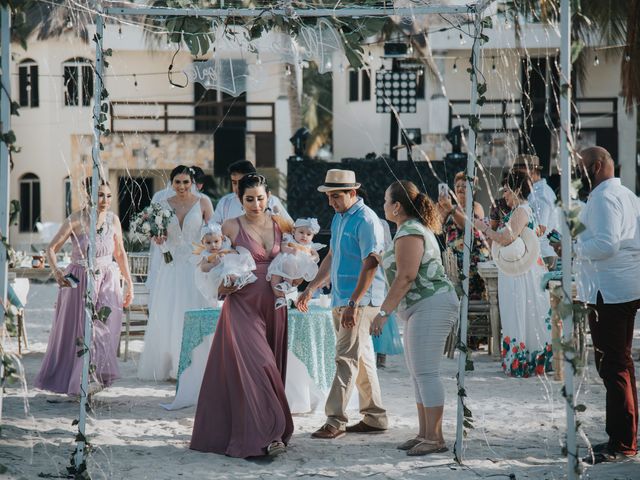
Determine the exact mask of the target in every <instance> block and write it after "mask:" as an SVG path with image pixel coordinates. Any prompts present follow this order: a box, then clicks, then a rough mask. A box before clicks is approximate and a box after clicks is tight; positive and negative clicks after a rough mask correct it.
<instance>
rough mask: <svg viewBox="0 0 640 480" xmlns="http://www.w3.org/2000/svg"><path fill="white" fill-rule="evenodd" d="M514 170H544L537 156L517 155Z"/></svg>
mask: <svg viewBox="0 0 640 480" xmlns="http://www.w3.org/2000/svg"><path fill="white" fill-rule="evenodd" d="M513 168H517V169H525V170H542V167H541V166H540V159H539V158H538V156H537V155H516V158H515V159H514V161H513Z"/></svg>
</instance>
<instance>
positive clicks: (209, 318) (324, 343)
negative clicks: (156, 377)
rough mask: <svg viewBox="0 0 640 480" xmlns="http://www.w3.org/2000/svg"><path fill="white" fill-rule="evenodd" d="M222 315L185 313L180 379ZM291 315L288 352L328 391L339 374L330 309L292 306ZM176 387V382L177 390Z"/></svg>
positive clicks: (206, 311) (215, 310)
mask: <svg viewBox="0 0 640 480" xmlns="http://www.w3.org/2000/svg"><path fill="white" fill-rule="evenodd" d="M219 317H220V309H219V308H204V309H201V310H188V311H187V312H185V314H184V327H183V330H182V346H181V350H180V364H179V366H178V379H180V376H181V375H182V372H183V371H184V370H185V369H186V368H187V367H188V366H189V365H191V352H192V351H193V349H194V348H196V347H197V346H198V345H200V343H202V341H203V340H204V338H205V337H207V336H209V335H212V334H213V333H214V332H215V330H216V325H217V324H218V318H219ZM288 318H289V325H288V334H289V335H288V344H289V351H290V352H291V353H293V354H294V355H295V356H296V357H298V359H300V361H301V362H302V363H304V365H305V366H306V367H307V371H308V372H309V376H310V377H311V378H313V380H314V382H315V384H316V385H317V386H318V388H320V389H321V390H323V391H327V390H329V387H331V383H332V382H333V377H334V375H335V373H336V364H335V351H336V350H335V349H336V335H335V330H334V327H333V317H332V314H331V309H329V308H321V307H317V306H313V305H312V306H310V307H309V312H308V313H302V312H300V311H299V310H295V309H290V310H289V315H288ZM177 389H178V388H177V385H176V391H177Z"/></svg>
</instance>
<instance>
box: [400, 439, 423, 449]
mask: <svg viewBox="0 0 640 480" xmlns="http://www.w3.org/2000/svg"><path fill="white" fill-rule="evenodd" d="M422 442H424V438H422V437H413V438H410V439H409V440H407V441H406V442H404V443H401V444H400V445H398V446H397V447H396V448H397V449H398V450H411V449H412V448H413V447H415V446H416V445H418V444H420V443H422Z"/></svg>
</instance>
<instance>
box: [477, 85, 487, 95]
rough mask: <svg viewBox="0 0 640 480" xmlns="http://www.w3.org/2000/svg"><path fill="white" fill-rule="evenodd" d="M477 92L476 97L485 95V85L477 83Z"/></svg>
mask: <svg viewBox="0 0 640 480" xmlns="http://www.w3.org/2000/svg"><path fill="white" fill-rule="evenodd" d="M477 90H478V95H484V94H485V93H487V84H486V83H479V84H478V88H477Z"/></svg>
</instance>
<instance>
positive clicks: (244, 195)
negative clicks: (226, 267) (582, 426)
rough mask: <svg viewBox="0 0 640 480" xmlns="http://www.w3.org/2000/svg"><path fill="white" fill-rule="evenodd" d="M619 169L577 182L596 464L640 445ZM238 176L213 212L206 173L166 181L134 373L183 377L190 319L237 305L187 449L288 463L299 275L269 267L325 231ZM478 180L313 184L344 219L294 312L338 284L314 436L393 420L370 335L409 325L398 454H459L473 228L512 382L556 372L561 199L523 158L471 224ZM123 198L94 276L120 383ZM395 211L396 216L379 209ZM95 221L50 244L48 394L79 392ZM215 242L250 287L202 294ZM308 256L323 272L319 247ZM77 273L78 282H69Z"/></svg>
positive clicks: (628, 215) (98, 360)
mask: <svg viewBox="0 0 640 480" xmlns="http://www.w3.org/2000/svg"><path fill="white" fill-rule="evenodd" d="M613 165H614V163H613V159H612V158H611V156H610V155H609V153H608V152H607V151H606V150H604V149H602V148H599V147H594V148H591V149H587V150H585V151H583V152H582V153H581V156H580V163H579V167H580V169H581V176H582V179H583V183H584V184H585V188H586V189H587V190H590V191H591V195H590V196H589V199H588V201H587V203H586V206H585V208H584V211H583V214H582V216H581V221H582V222H583V223H584V224H585V226H586V231H585V233H584V234H583V235H581V236H579V237H578V239H577V243H576V248H575V253H576V256H577V261H578V266H579V268H578V279H577V283H578V297H579V299H580V300H581V301H583V302H585V303H587V304H589V305H590V306H592V307H593V311H594V314H593V315H592V317H591V318H590V328H591V334H592V337H593V343H594V346H595V348H596V356H595V357H596V365H597V366H598V372H599V374H600V375H601V377H602V378H603V380H604V383H605V388H606V390H607V411H606V413H607V425H606V431H607V433H608V435H609V438H610V440H609V441H608V442H607V443H606V444H604V445H601V446H599V447H598V448H597V450H596V451H595V455H593V456H591V460H592V461H594V462H597V461H608V460H611V459H615V458H616V456H619V455H626V456H628V455H634V454H635V453H636V452H637V421H638V404H637V391H636V387H635V371H634V365H633V361H632V359H631V339H632V334H633V325H634V323H633V322H634V318H635V313H636V311H637V309H638V308H639V307H640V280H639V279H640V277H639V276H638V275H637V274H636V273H635V267H636V266H637V265H638V261H639V260H640V204H639V202H638V198H637V197H636V196H635V195H634V194H633V193H631V192H630V191H629V190H627V189H626V188H624V187H622V186H621V185H620V181H619V180H618V179H616V178H615V177H614V176H613ZM229 176H230V180H231V185H232V192H230V193H229V194H228V195H226V196H224V197H222V198H221V199H220V200H219V201H218V203H217V205H216V208H215V209H214V208H213V205H212V203H211V201H210V200H209V199H208V198H206V196H203V195H202V194H200V193H199V192H198V189H197V188H195V186H196V185H197V184H198V181H197V180H198V175H196V172H195V171H194V169H192V168H189V167H185V166H182V165H180V166H178V167H176V168H175V169H174V170H173V171H172V172H171V176H170V180H171V181H170V185H169V186H168V187H167V190H166V191H164V192H162V193H161V194H159V195H157V196H156V197H154V201H156V202H158V203H160V204H162V205H164V206H166V207H167V208H169V209H170V210H171V211H172V212H173V216H172V218H171V221H170V223H169V227H168V229H167V232H166V235H163V236H160V237H155V238H153V241H154V245H158V246H161V248H162V249H169V250H170V251H171V253H172V257H173V261H171V262H169V263H164V262H162V261H161V260H153V259H152V260H151V268H152V270H153V275H152V276H151V277H152V278H151V280H150V281H149V282H148V287H149V290H150V304H149V309H150V315H149V327H148V329H147V332H146V336H145V347H144V351H143V353H142V355H141V359H140V363H139V371H138V375H139V377H140V378H143V379H154V380H169V379H176V378H177V367H178V360H179V356H180V340H181V335H182V322H183V319H184V312H185V311H186V310H188V309H193V308H200V307H203V306H206V305H207V304H208V303H210V301H209V300H208V299H209V298H214V299H216V300H217V299H218V298H219V299H221V300H224V303H223V306H222V310H221V314H220V319H219V321H218V324H217V328H216V333H215V336H214V339H213V343H212V345H211V349H210V352H209V356H208V360H207V361H206V362H205V363H203V364H202V366H201V368H202V370H203V376H201V377H199V378H202V381H201V385H197V386H196V387H197V388H196V389H195V391H196V392H199V394H198V395H197V409H196V413H195V422H194V428H193V436H192V439H191V445H190V446H191V448H192V449H194V450H199V451H203V452H214V453H218V454H224V455H230V456H234V457H243V458H244V457H251V456H260V455H268V456H276V455H279V454H282V453H284V452H285V451H286V448H287V444H288V443H289V441H290V440H291V436H292V433H293V428H294V427H293V420H292V416H291V412H290V409H289V404H288V401H287V396H286V393H285V387H284V385H285V381H286V376H287V309H288V302H287V301H285V300H283V299H284V298H285V294H286V293H287V291H286V290H287V289H288V288H290V287H291V285H296V284H298V283H299V282H300V281H301V280H302V278H287V277H286V273H283V272H287V271H291V270H286V269H285V270H278V271H279V272H280V274H279V275H280V276H283V275H284V276H285V277H284V278H280V277H279V278H278V281H276V282H273V281H270V275H271V273H270V267H271V265H272V264H273V262H274V260H275V259H276V258H278V260H277V261H279V262H283V261H284V257H282V255H283V254H284V253H286V254H288V255H290V256H291V258H293V259H294V261H295V255H296V253H295V252H296V251H304V252H306V253H307V254H309V253H310V250H309V248H308V247H306V250H305V248H303V247H304V245H310V242H311V238H312V237H313V234H315V233H317V231H318V230H319V228H317V227H316V225H317V222H315V223H314V220H315V219H298V220H296V221H295V223H294V221H293V219H292V218H291V217H290V216H289V214H288V213H287V211H286V210H285V208H284V206H283V205H282V203H281V202H280V201H279V200H278V199H277V198H276V197H275V196H274V195H272V194H271V192H270V190H269V186H268V184H267V181H266V179H265V177H263V176H262V175H259V174H258V173H257V172H256V170H255V167H254V166H253V164H251V163H250V162H247V161H241V162H236V163H234V164H233V165H231V166H230V167H229ZM470 187H471V188H474V189H475V188H476V185H475V184H474V183H473V182H471V183H470V182H469V180H468V177H467V175H466V173H464V172H459V173H458V174H456V176H455V178H454V180H453V191H452V192H447V191H445V192H442V193H441V195H440V196H439V198H438V199H437V202H434V201H433V200H432V199H431V198H430V197H429V196H428V195H427V194H426V192H421V191H420V190H419V189H418V187H417V186H416V185H415V184H413V183H412V182H409V181H405V180H398V181H394V182H392V183H391V184H390V185H389V186H388V188H387V189H386V191H385V194H384V199H367V203H369V205H367V203H365V201H364V199H363V197H365V195H364V193H363V189H362V185H361V184H360V183H358V181H357V179H356V175H355V173H354V172H353V171H350V170H342V169H331V170H328V171H327V173H326V177H325V179H324V182H322V183H321V184H320V185H319V186H318V187H317V190H318V191H319V192H322V193H323V194H325V195H326V200H327V202H328V205H329V206H330V207H331V208H332V209H333V210H334V212H335V214H334V217H333V220H332V223H331V239H330V245H329V248H328V252H327V253H326V255H325V256H324V258H323V259H322V261H321V262H320V264H319V266H318V267H317V269H312V270H313V272H314V274H315V277H313V278H311V276H310V277H309V278H307V279H306V280H308V281H309V283H308V285H307V286H306V288H304V289H303V291H302V292H301V293H300V295H299V297H298V299H297V304H296V307H297V308H298V309H299V310H300V311H301V312H306V311H308V309H309V303H310V301H311V299H312V297H313V296H314V294H315V293H316V291H317V290H318V289H319V288H321V287H323V286H325V285H330V287H331V309H332V316H333V326H334V328H335V336H336V344H335V363H336V372H335V377H334V379H333V383H332V385H331V388H330V390H329V392H328V395H327V398H326V404H325V412H326V420H325V422H324V424H323V425H321V426H320V427H319V428H318V429H317V430H316V431H314V432H313V433H312V434H311V436H312V437H313V438H315V439H324V440H333V439H337V438H339V437H342V436H344V435H346V434H371V433H381V432H384V431H386V430H387V429H388V428H389V418H388V414H387V411H386V409H385V407H384V401H383V394H382V392H383V390H384V385H380V381H379V378H378V368H376V367H377V366H378V367H381V366H382V365H381V363H380V361H378V364H377V365H376V350H374V340H377V341H378V342H379V339H380V337H381V336H382V335H387V337H388V338H387V340H385V342H382V343H380V342H379V343H378V347H377V349H378V353H387V352H389V353H391V354H395V353H399V352H401V351H402V347H401V346H400V333H399V329H398V328H397V325H396V323H395V322H396V319H397V321H398V323H399V325H400V327H401V330H402V341H403V346H404V356H405V360H406V365H407V368H408V372H409V376H410V379H411V382H412V384H413V387H414V392H415V400H416V406H417V421H416V430H417V432H416V434H415V435H414V436H411V437H410V438H408V439H407V440H406V441H405V442H403V443H402V444H400V445H398V446H397V448H398V449H400V450H403V451H406V453H407V455H409V456H419V455H427V454H433V453H441V452H445V451H447V445H446V441H445V436H444V433H443V431H442V418H443V411H444V408H445V405H446V404H447V402H446V401H445V394H444V388H443V385H442V380H441V374H440V363H441V359H442V352H443V350H444V345H445V341H446V339H447V337H448V336H449V335H450V334H451V332H452V326H453V325H454V324H455V322H456V319H457V318H458V317H459V306H460V300H459V298H458V295H457V294H456V288H455V287H456V286H455V285H454V284H453V283H452V281H451V280H450V279H449V278H448V277H447V274H446V272H445V268H444V265H443V261H442V252H443V250H444V249H447V248H448V249H451V251H452V252H453V253H454V255H455V257H456V259H457V264H458V265H457V266H458V269H459V270H462V267H463V262H462V260H463V256H464V250H465V248H464V233H465V229H466V228H470V229H471V238H472V243H471V246H470V274H469V289H468V295H469V299H471V300H482V299H486V288H485V283H484V281H483V279H482V277H481V276H480V275H479V273H478V264H479V263H481V262H486V261H489V260H493V261H494V262H495V264H496V266H497V268H498V292H499V298H500V299H501V301H500V303H499V310H500V318H501V332H500V336H501V340H502V341H501V345H502V349H501V366H502V369H503V370H504V372H505V373H506V374H507V375H510V376H516V377H532V376H535V375H544V374H545V373H546V372H548V371H549V370H550V369H551V361H550V360H551V357H552V355H553V351H552V348H551V327H550V303H549V293H548V291H547V290H545V289H544V288H543V286H542V278H543V275H544V274H545V273H546V272H547V271H549V270H550V269H553V268H555V267H556V264H557V253H556V251H555V250H554V248H552V245H551V243H550V241H549V238H550V235H549V234H550V233H552V232H554V231H555V230H558V229H560V227H559V225H557V224H555V223H554V222H555V220H554V218H555V215H554V209H555V208H556V206H555V203H556V198H555V195H554V193H553V191H552V190H551V189H550V188H549V186H548V185H547V183H546V181H545V180H544V179H543V178H542V176H541V167H540V163H539V160H538V158H537V157H535V156H532V155H520V156H517V157H516V158H515V159H514V162H513V167H512V168H510V169H509V170H508V171H507V172H505V174H504V176H503V178H502V184H501V191H502V198H500V199H494V201H493V203H492V205H491V211H490V212H491V213H490V217H489V218H486V217H485V211H484V209H483V207H482V206H481V205H480V204H479V203H478V202H474V203H473V206H472V212H473V215H472V217H473V218H468V217H467V215H466V213H465V208H464V207H465V204H466V196H467V193H468V192H467V189H468V188H470ZM110 198H111V190H110V187H109V185H108V184H107V183H106V182H102V183H101V185H100V190H99V203H98V230H97V237H96V238H97V240H96V245H97V252H96V262H97V265H98V266H99V270H98V276H97V278H95V282H96V289H95V291H94V298H93V299H92V300H91V301H92V302H93V303H94V305H95V307H96V308H97V309H98V308H100V307H102V306H108V307H110V311H111V314H110V316H109V317H108V318H107V319H106V320H105V321H104V322H103V323H102V324H96V326H95V331H94V341H93V343H92V346H91V348H92V357H93V359H94V363H95V364H96V367H97V368H96V370H95V371H94V372H93V377H94V382H95V383H96V384H97V385H98V387H99V388H103V387H105V386H108V385H110V384H111V383H112V382H113V381H114V380H115V379H116V378H117V376H118V370H117V359H116V357H115V351H116V348H117V343H118V341H119V340H118V339H119V334H120V325H121V315H122V308H123V307H127V305H129V304H130V303H131V301H132V294H133V291H132V288H131V285H132V280H131V275H130V273H129V268H128V263H127V257H126V252H125V251H124V247H123V243H122V230H121V227H120V222H119V220H118V217H117V216H116V215H114V214H113V213H111V212H110V211H109V206H110ZM382 202H383V205H382V208H383V211H384V217H385V218H384V219H382V218H379V217H378V215H377V214H376V213H375V212H374V210H373V209H372V208H371V206H372V205H374V204H376V203H382ZM390 224H391V225H392V227H393V229H394V230H395V234H394V236H393V237H391V234H390V229H389V225H390ZM88 229H89V217H88V208H87V207H85V208H83V209H82V210H81V211H79V212H76V213H74V214H72V215H71V216H70V217H69V219H67V221H66V222H65V223H64V224H63V226H62V227H61V229H60V231H59V232H58V234H57V235H56V236H55V238H54V240H53V241H52V243H51V245H50V246H49V249H48V256H49V262H50V264H51V265H52V269H53V272H54V276H55V278H56V281H57V282H58V284H59V285H60V287H61V288H60V293H59V297H58V302H57V307H56V315H55V318H54V323H53V328H52V333H51V336H50V339H49V345H48V347H47V353H46V355H45V358H44V361H43V365H42V368H41V371H40V373H39V375H38V378H37V379H36V386H37V387H38V388H42V389H45V390H50V391H53V392H59V393H67V394H78V393H80V383H79V380H80V374H79V371H80V370H79V369H80V363H79V360H78V358H79V357H77V355H76V348H77V347H76V346H75V338H77V337H79V336H82V334H83V329H84V296H85V292H86V288H87V287H86V284H87V275H88V272H87V259H86V253H87V244H88V238H89V236H88ZM299 229H302V230H304V231H302V232H301V233H300V232H298V230H299ZM307 230H308V231H307ZM385 231H386V235H385ZM213 234H215V235H213ZM298 234H300V235H298ZM207 235H209V236H210V237H211V239H212V240H210V241H211V242H213V241H214V240H213V239H214V237H215V239H217V240H215V241H217V242H219V243H220V244H219V245H213V246H211V245H203V248H204V249H206V248H210V250H209V251H205V254H204V256H201V257H199V258H204V259H205V260H202V262H201V263H199V264H198V265H202V264H210V265H209V267H208V269H207V270H206V271H207V272H212V273H211V274H212V275H213V274H214V273H215V271H216V270H215V266H216V265H217V264H218V263H220V262H222V260H221V258H222V255H218V254H217V253H216V255H213V256H207V253H211V252H219V251H221V250H222V247H221V245H222V244H223V242H227V243H226V244H225V245H226V247H225V248H227V250H226V251H227V252H228V253H229V252H230V254H234V253H237V252H238V251H240V250H244V251H246V252H248V254H250V256H251V259H252V262H251V263H252V265H253V266H252V268H253V274H254V275H253V277H254V278H252V280H251V281H250V282H246V284H243V285H240V286H239V285H237V284H233V282H231V283H229V282H226V281H225V282H221V281H220V280H219V279H218V281H216V282H212V283H211V285H212V286H211V289H212V291H211V292H207V291H206V288H207V286H206V284H205V286H204V287H203V286H202V285H198V287H197V288H196V285H195V272H196V269H197V268H199V267H197V266H196V264H195V263H194V262H193V261H191V260H190V258H191V257H192V255H193V252H192V247H193V245H194V244H196V243H199V242H200V241H201V240H202V239H205V238H206V237H207ZM216 235H217V237H216ZM305 235H307V236H309V235H310V237H309V238H306V237H305ZM385 237H386V238H385ZM305 238H306V239H305ZM67 239H71V240H72V243H73V249H74V250H73V251H74V255H73V262H72V264H71V265H70V266H69V267H68V268H67V269H66V270H65V271H63V270H61V269H59V268H57V266H56V261H55V253H56V252H57V251H58V250H59V249H60V248H61V247H62V245H63V244H64V242H65V241H66V240H67ZM281 252H283V253H281ZM311 253H313V252H311ZM153 255H156V256H158V257H159V254H156V253H153V252H152V257H153ZM279 255H280V256H279ZM310 258H313V259H314V260H313V262H315V263H317V262H318V256H317V255H315V256H313V255H311V257H310ZM114 260H115V262H114ZM305 261H307V262H308V261H309V259H305ZM154 262H155V263H154ZM216 262H218V263H216ZM316 272H317V273H316ZM150 273H151V272H150ZM292 275H293V276H294V277H295V276H296V275H295V274H292ZM120 277H122V278H123V280H124V283H123V285H124V295H123V294H122V289H121V285H120ZM75 278H77V279H79V284H80V285H79V287H80V288H78V289H72V288H68V287H70V286H71V285H70V280H73V279H75ZM213 285H215V287H214V286H213ZM283 285H284V287H283ZM203 288H204V290H203ZM214 289H215V291H214ZM202 293H204V295H203V294H202ZM463 321H466V319H463ZM381 345H392V346H393V348H390V349H389V350H386V347H384V348H383V347H382V346H381ZM381 350H384V351H381ZM354 388H355V389H357V391H358V394H359V395H358V399H359V411H360V414H361V415H362V418H361V419H360V420H358V421H356V422H354V423H350V422H349V417H348V414H347V405H348V403H349V399H350V397H351V394H352V391H353V389H354Z"/></svg>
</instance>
